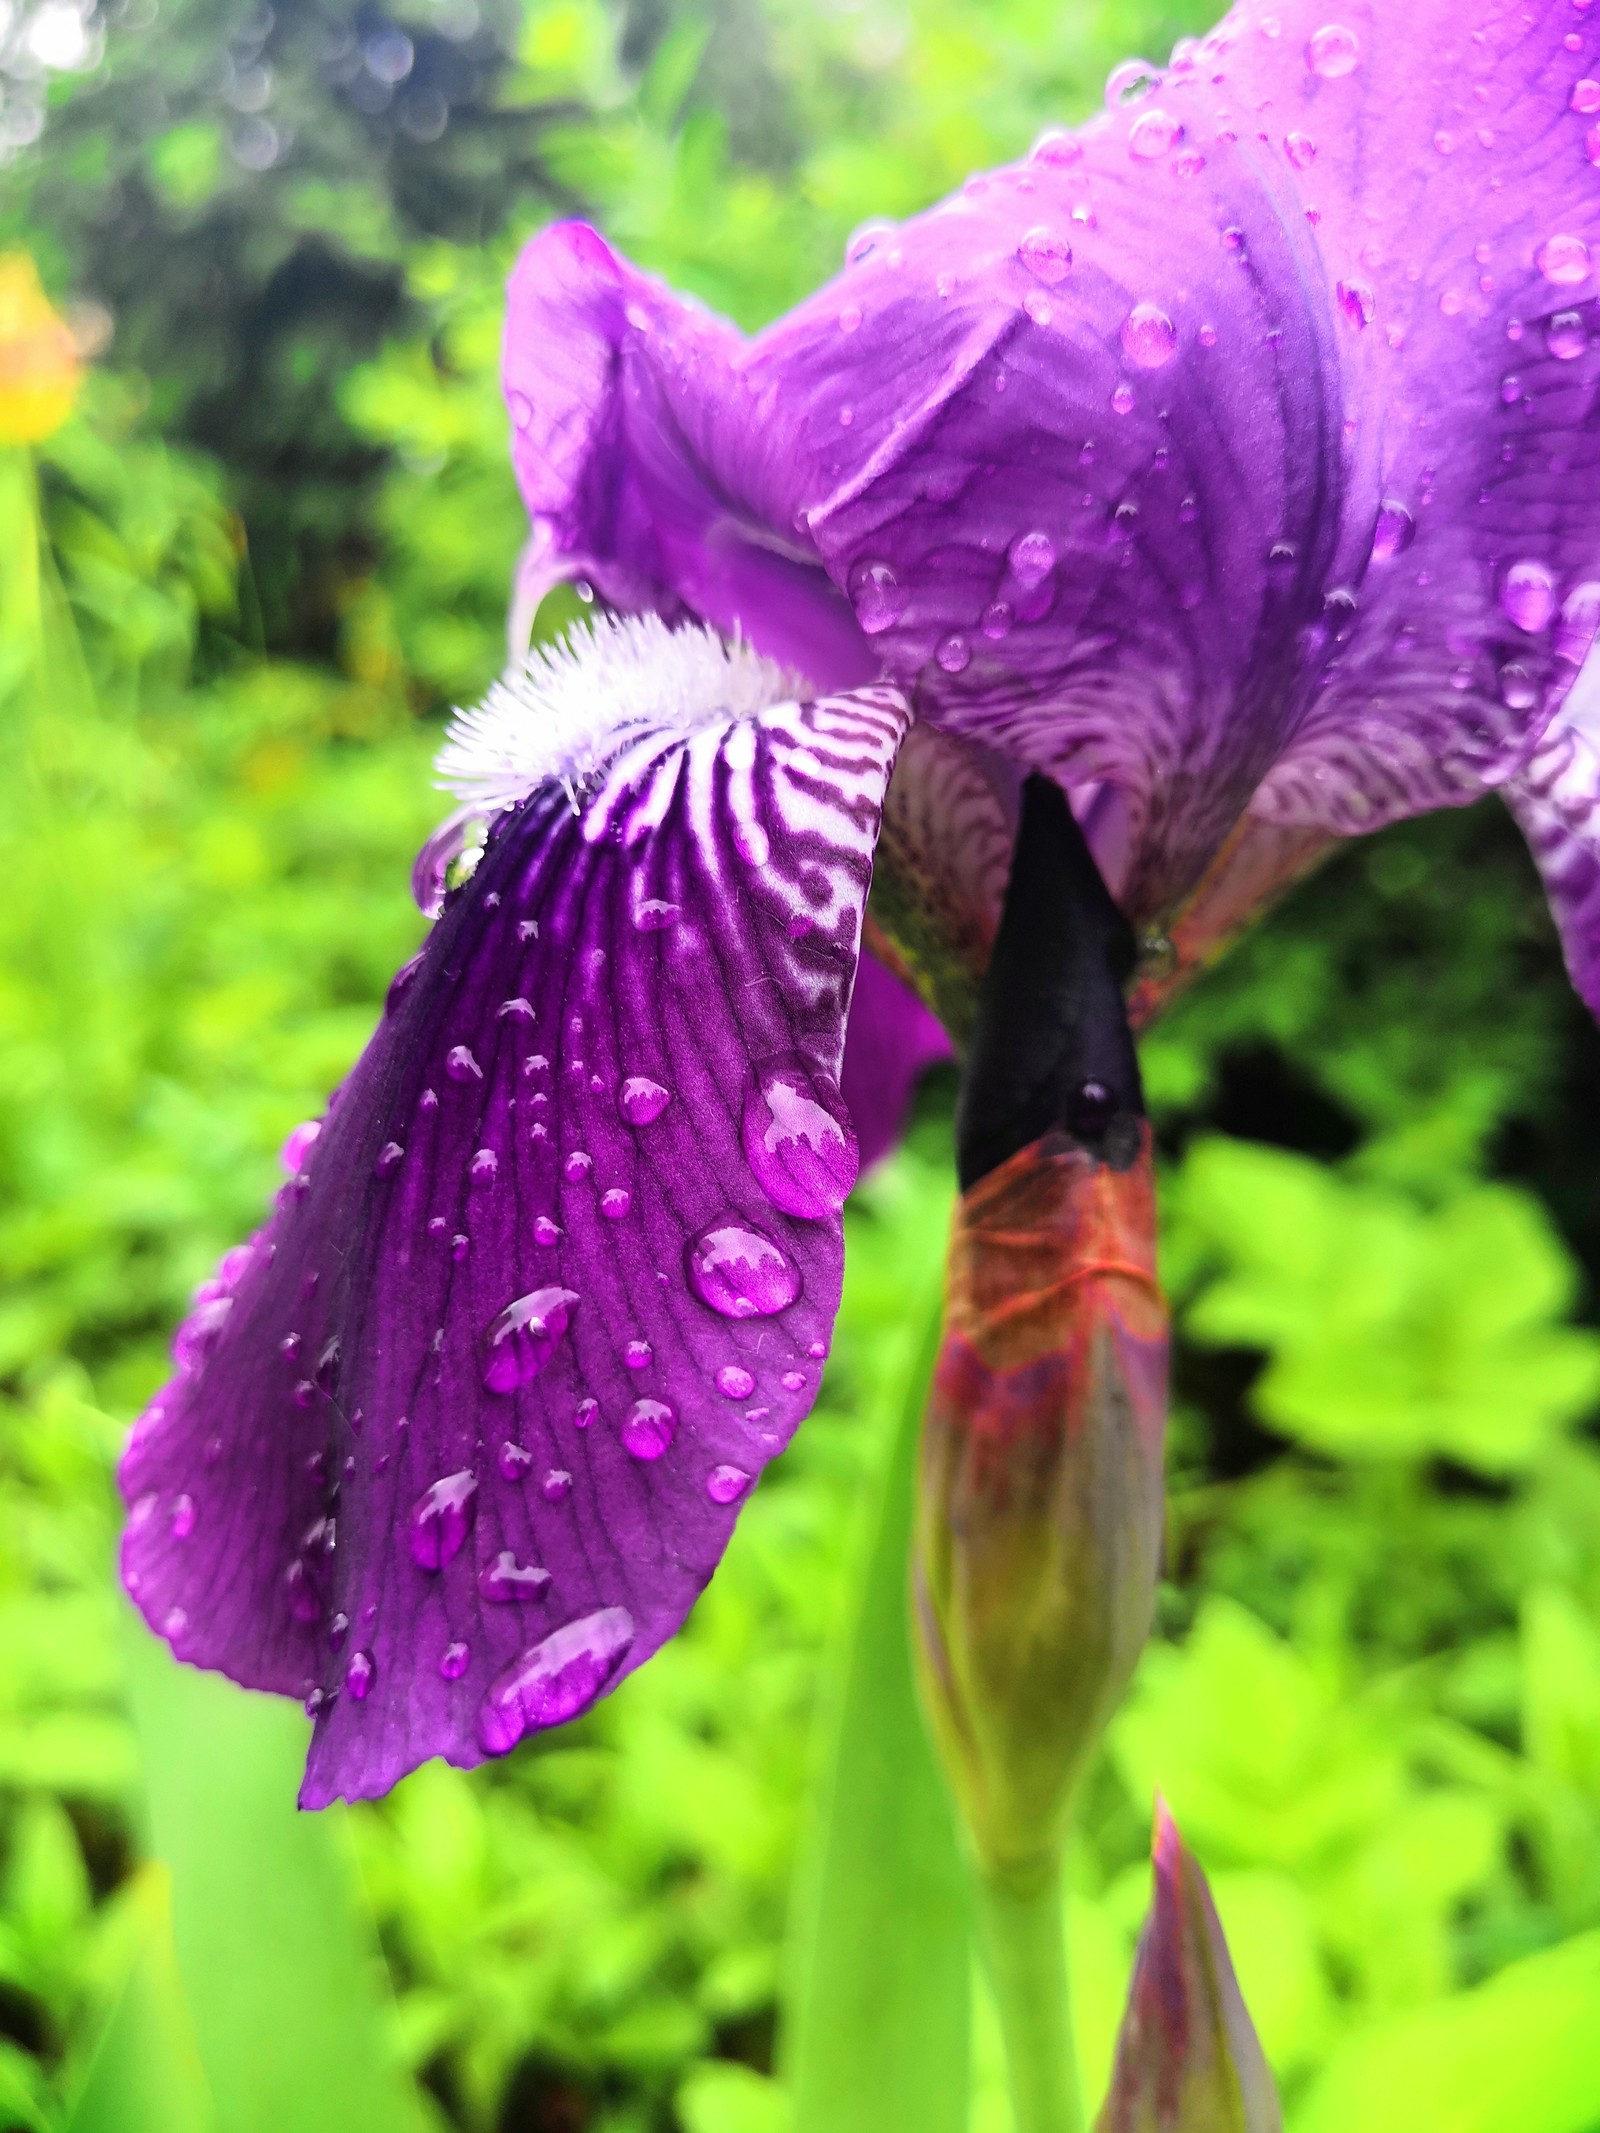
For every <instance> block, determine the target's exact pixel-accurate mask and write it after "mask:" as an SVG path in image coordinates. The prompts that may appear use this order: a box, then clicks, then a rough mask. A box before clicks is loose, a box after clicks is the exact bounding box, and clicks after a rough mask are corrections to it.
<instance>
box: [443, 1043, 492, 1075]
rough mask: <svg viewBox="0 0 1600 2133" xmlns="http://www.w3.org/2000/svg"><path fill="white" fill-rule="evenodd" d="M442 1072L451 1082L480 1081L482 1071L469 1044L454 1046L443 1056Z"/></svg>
mask: <svg viewBox="0 0 1600 2133" xmlns="http://www.w3.org/2000/svg"><path fill="white" fill-rule="evenodd" d="M444 1070H445V1072H446V1073H447V1074H448V1075H449V1076H450V1079H451V1080H452V1081H482V1079H483V1069H482V1067H481V1066H479V1064H478V1062H477V1060H476V1059H475V1058H474V1057H473V1053H472V1047H471V1045H470V1044H454V1045H452V1046H451V1047H450V1050H449V1051H448V1052H447V1053H446V1054H445V1062H444Z"/></svg>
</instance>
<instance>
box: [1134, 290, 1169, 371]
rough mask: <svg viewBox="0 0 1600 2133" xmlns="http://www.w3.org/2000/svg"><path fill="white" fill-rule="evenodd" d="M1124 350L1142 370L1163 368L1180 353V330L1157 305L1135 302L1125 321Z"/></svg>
mask: <svg viewBox="0 0 1600 2133" xmlns="http://www.w3.org/2000/svg"><path fill="white" fill-rule="evenodd" d="M1122 352H1123V354H1124V355H1125V356H1126V357H1127V359H1128V361H1129V362H1130V363H1133V364H1135V365H1137V367H1138V368H1139V369H1140V370H1159V369H1160V368H1161V366H1162V364H1163V363H1170V362H1171V361H1172V358H1173V357H1174V356H1175V355H1176V354H1177V352H1178V329H1177V327H1176V326H1174V325H1173V323H1172V321H1171V319H1170V318H1168V316H1167V314H1166V313H1165V312H1164V311H1163V310H1161V309H1160V307H1159V306H1158V305H1156V304H1135V305H1134V307H1133V309H1132V310H1131V311H1130V312H1129V313H1128V315H1127V317H1126V318H1125V319H1124V320H1123V322H1122Z"/></svg>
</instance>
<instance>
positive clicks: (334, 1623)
mask: <svg viewBox="0 0 1600 2133" xmlns="http://www.w3.org/2000/svg"><path fill="white" fill-rule="evenodd" d="M349 1634H350V1617H349V1616H348V1615H346V1614H337V1615H335V1616H334V1617H333V1619H332V1620H331V1621H330V1622H329V1624H328V1649H329V1651H330V1652H340V1651H342V1650H343V1649H344V1640H345V1638H346V1637H348V1636H349Z"/></svg>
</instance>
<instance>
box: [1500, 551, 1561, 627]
mask: <svg viewBox="0 0 1600 2133" xmlns="http://www.w3.org/2000/svg"><path fill="white" fill-rule="evenodd" d="M1500 605H1501V606H1502V607H1503V608H1504V609H1505V611H1506V613H1507V615H1508V616H1509V617H1510V618H1511V620H1512V621H1513V622H1514V623H1515V624H1516V626H1517V628H1518V629H1519V630H1526V631H1527V632H1528V634H1529V635H1530V636H1532V635H1533V634H1535V633H1536V632H1537V631H1539V630H1542V629H1544V628H1545V627H1546V626H1547V624H1548V623H1549V620H1550V617H1551V616H1552V615H1553V614H1554V613H1555V610H1556V589H1555V585H1554V583H1553V581H1552V579H1551V576H1550V573H1549V571H1548V570H1546V569H1545V567H1544V565H1543V564H1542V563H1533V562H1521V563H1513V564H1512V566H1511V568H1510V569H1509V570H1508V571H1507V572H1506V574H1505V577H1504V578H1503V579H1502V580H1501V584H1500Z"/></svg>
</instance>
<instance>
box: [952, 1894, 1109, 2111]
mask: <svg viewBox="0 0 1600 2133" xmlns="http://www.w3.org/2000/svg"><path fill="white" fill-rule="evenodd" d="M977 1883H978V1922H979V1930H980V1933H981V1935H982V1940H983V1949H984V1954H985V1956H986V1957H987V1959H988V1964H989V1977H990V1981H991V1983H992V1984H993V1986H994V1996H995V2000H996V2003H997V2005H998V2007H999V2010H1000V2027H1001V2030H1002V2032H1003V2034H1004V2036H1005V2045H1006V2065H1007V2069H1008V2071H1009V2074H1010V2078H1011V2102H1012V2109H1013V2111H1014V2113H1015V2115H1016V2121H1017V2133H1084V2117H1083V2105H1082V2103H1081V2101H1080V2100H1079V2095H1078V2068H1077V2057H1076V2053H1075V2052H1074V2050H1073V2043H1072V2010H1071V2006H1070V2003H1069V2000H1068V1996H1067V1944H1066V1935H1065V1932H1064V1931H1063V1927H1062V1916H1061V1867H1060V1862H1059V1861H1057V1860H1051V1861H1050V1862H1049V1863H1048V1865H1047V1866H1044V1867H1042V1868H1041V1870H1040V1873H1039V1874H1038V1875H1037V1876H1032V1875H1030V1876H1029V1877H1027V1878H1026V1879H1025V1880H1005V1881H1002V1880H999V1879H996V1878H992V1877H990V1876H989V1875H987V1874H984V1873H982V1872H981V1871H980V1873H979V1874H978V1876H977Z"/></svg>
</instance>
